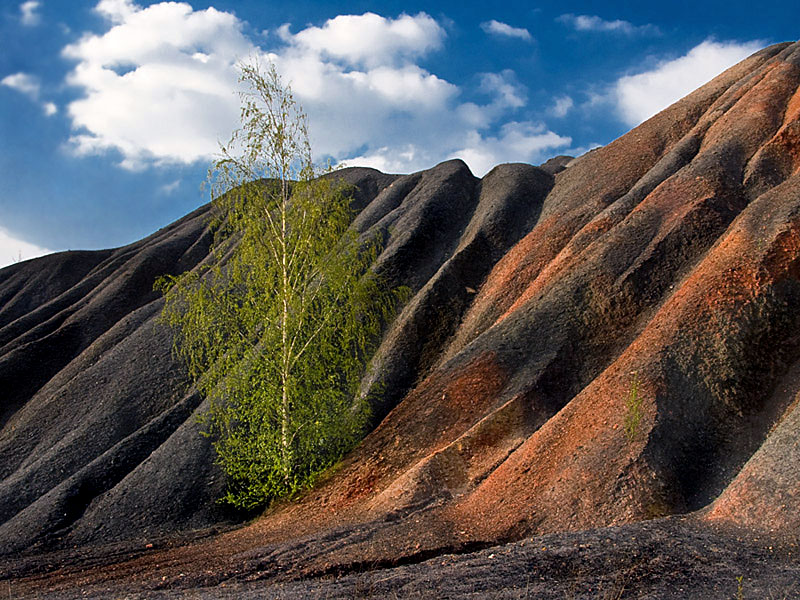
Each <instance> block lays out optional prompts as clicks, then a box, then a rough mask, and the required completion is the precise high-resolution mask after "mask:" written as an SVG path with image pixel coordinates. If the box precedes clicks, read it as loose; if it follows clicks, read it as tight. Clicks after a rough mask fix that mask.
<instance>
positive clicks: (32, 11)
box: [19, 0, 42, 27]
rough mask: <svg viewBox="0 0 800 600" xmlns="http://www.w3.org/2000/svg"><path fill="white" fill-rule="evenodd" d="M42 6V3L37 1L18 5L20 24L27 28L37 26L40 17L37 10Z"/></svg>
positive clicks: (32, 0)
mask: <svg viewBox="0 0 800 600" xmlns="http://www.w3.org/2000/svg"><path fill="white" fill-rule="evenodd" d="M41 6H42V3H41V2H39V1H38V0H28V1H27V2H23V3H22V4H20V5H19V20H20V21H21V22H22V24H23V25H26V26H27V27H33V26H35V25H38V24H39V23H40V22H41V20H42V17H41V15H40V14H39V13H38V12H37V11H38V10H39V8H40V7H41Z"/></svg>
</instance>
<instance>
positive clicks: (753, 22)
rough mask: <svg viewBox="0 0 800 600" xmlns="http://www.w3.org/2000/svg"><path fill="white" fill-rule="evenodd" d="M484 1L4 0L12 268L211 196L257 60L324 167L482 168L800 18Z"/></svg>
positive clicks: (590, 132) (682, 87)
mask: <svg viewBox="0 0 800 600" xmlns="http://www.w3.org/2000/svg"><path fill="white" fill-rule="evenodd" d="M470 6H472V5H471V4H469V3H464V2H439V3H431V2H402V3H400V2H380V3H378V2H367V1H359V2H346V3H345V2H337V1H333V2H330V1H329V2H320V1H318V0H295V1H293V2H271V1H255V0H244V1H237V2H234V1H229V0H225V1H223V0H220V1H216V2H208V1H199V0H193V1H192V2H189V3H177V2H174V3H166V2H148V1H145V0H139V1H138V2H134V1H132V0H91V1H83V0H69V1H68V0H25V1H18V0H0V39H2V40H3V52H2V54H0V141H1V142H2V148H0V177H2V181H3V185H2V186H1V187H0V266H3V265H7V264H10V263H12V262H14V261H16V260H19V259H20V258H22V259H25V258H30V257H33V256H36V255H38V254H41V253H43V252H47V251H57V250H64V249H78V248H81V249H95V248H105V247H113V246H119V245H123V244H126V243H128V242H131V241H134V240H136V239H139V238H141V237H143V236H145V235H147V234H149V233H152V232H153V231H155V230H156V229H158V228H159V227H161V226H164V225H166V224H168V223H169V222H171V221H173V220H175V219H176V218H179V217H180V216H182V215H184V214H186V213H187V212H189V211H190V210H192V209H193V208H195V207H197V206H199V205H200V204H202V203H204V202H206V201H208V197H207V196H206V195H204V193H203V192H202V191H201V189H200V186H201V183H202V181H203V179H204V177H205V172H206V169H207V166H208V164H209V163H210V161H211V159H212V158H213V153H214V152H215V150H216V148H217V142H218V141H219V140H225V139H227V138H228V136H229V134H230V132H231V131H232V129H233V128H234V127H235V126H236V124H237V117H238V98H237V96H236V94H235V92H236V69H235V65H236V63H237V61H239V60H242V59H248V58H249V57H253V56H259V57H261V58H262V59H269V60H272V61H273V62H274V63H275V64H276V66H277V67H278V70H279V72H281V74H282V75H283V77H284V80H285V81H288V82H290V83H291V85H292V88H293V90H294V92H295V96H296V98H297V99H298V100H299V101H300V103H301V104H302V105H303V106H304V108H305V109H306V112H307V113H308V114H309V120H310V128H311V136H312V143H313V147H314V150H315V154H316V157H317V158H319V159H324V158H325V157H330V158H333V159H334V160H340V161H344V162H345V163H346V164H348V165H367V166H374V167H376V168H379V169H381V170H384V171H387V172H411V171H414V170H418V169H423V168H427V167H431V166H433V165H435V164H436V163H438V162H440V161H442V160H446V159H448V158H452V157H456V156H458V157H461V158H463V159H464V160H466V162H467V163H468V164H469V165H470V168H471V169H472V170H473V172H474V173H475V174H476V175H479V176H481V175H483V174H484V173H485V172H486V171H487V170H488V169H490V168H491V167H492V166H493V165H495V164H498V163H501V162H512V161H522V162H531V163H534V164H537V163H540V162H543V161H544V160H546V159H547V158H549V157H551V156H555V155H557V154H572V155H576V154H580V153H582V152H584V151H586V150H587V149H589V148H592V147H594V146H597V145H603V144H606V143H608V142H610V141H611V140H613V139H614V138H616V137H618V136H619V135H621V134H623V133H625V132H626V131H627V130H629V129H630V128H631V127H633V126H635V125H636V124H638V123H640V122H641V121H643V120H645V119H646V118H648V117H649V116H651V115H652V114H654V113H655V112H657V111H658V110H660V109H661V108H664V107H665V106H668V105H669V104H670V103H671V102H673V101H674V100H677V99H678V98H680V97H682V96H683V95H685V94H686V93H688V92H689V91H691V90H692V89H694V88H695V87H697V86H699V85H700V84H702V83H703V82H705V81H706V80H708V79H710V78H711V77H713V76H714V75H716V74H717V73H719V72H721V71H722V70H724V69H725V68H727V67H728V66H730V65H732V64H734V63H736V62H738V61H739V60H741V59H742V58H744V57H746V56H748V55H749V54H751V53H752V52H753V51H755V50H757V49H758V48H760V47H762V46H765V45H768V44H771V43H776V42H781V41H787V40H794V39H797V37H798V28H797V25H796V24H797V23H798V22H800V19H798V17H800V8H798V7H797V3H796V0H791V1H783V2H778V1H773V2H770V1H769V0H767V1H765V2H762V3H760V4H759V6H758V8H757V9H755V8H754V6H755V5H754V4H753V3H752V2H742V1H740V0H729V1H726V2H717V1H714V2H704V1H702V0H696V1H693V2H671V3H646V2H638V3H629V2H606V3H596V2H594V3H590V2H568V1H565V2H560V3H537V2H524V3H523V2H514V1H506V2H502V3H496V4H494V3H487V4H485V5H481V7H480V8H470Z"/></svg>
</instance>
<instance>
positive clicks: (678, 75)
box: [611, 40, 762, 125]
mask: <svg viewBox="0 0 800 600" xmlns="http://www.w3.org/2000/svg"><path fill="white" fill-rule="evenodd" d="M761 46H762V43H761V42H758V41H754V42H745V43H738V42H714V41H709V40H706V41H705V42H703V43H701V44H700V45H698V46H695V47H694V48H692V49H691V50H690V51H689V52H688V54H686V55H684V56H681V57H680V58H676V59H674V60H670V61H664V62H662V63H660V64H659V65H658V66H657V67H656V68H655V69H652V70H650V71H646V72H644V73H639V74H636V75H627V76H625V77H622V78H621V79H619V80H618V81H617V83H616V85H615V87H614V90H613V92H612V97H611V99H612V100H613V101H614V102H615V103H616V108H617V111H618V112H619V114H620V116H621V117H622V119H623V120H624V121H625V122H626V123H628V124H629V125H638V124H639V123H641V122H643V121H645V120H647V119H649V118H650V117H652V116H653V115H655V114H656V113H658V112H660V111H661V110H663V109H664V108H666V107H667V106H669V105H670V104H672V103H673V102H676V101H677V100H680V99H681V98H683V97H684V96H685V95H687V94H688V93H690V92H692V91H694V90H695V89H696V88H698V87H700V86H701V85H703V84H704V83H706V82H707V81H710V80H711V79H713V78H714V77H716V76H717V75H719V74H720V73H721V72H722V71H724V70H725V69H727V68H728V67H731V66H733V65H735V64H736V63H738V62H739V61H741V60H743V59H745V58H747V57H748V56H750V55H751V54H752V53H753V52H755V51H757V50H758V49H760V48H761Z"/></svg>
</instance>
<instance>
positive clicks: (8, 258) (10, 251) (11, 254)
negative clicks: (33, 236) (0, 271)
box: [0, 227, 52, 268]
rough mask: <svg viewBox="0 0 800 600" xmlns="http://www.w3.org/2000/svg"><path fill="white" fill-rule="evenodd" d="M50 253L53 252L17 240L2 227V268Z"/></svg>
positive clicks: (0, 246)
mask: <svg viewBox="0 0 800 600" xmlns="http://www.w3.org/2000/svg"><path fill="white" fill-rule="evenodd" d="M50 252H52V250H48V249H47V248H42V247H41V246H37V245H35V244H31V243H28V242H24V241H22V240H20V239H17V238H15V237H13V236H12V235H11V233H9V232H8V231H6V230H5V229H3V228H2V227H0V268H2V267H7V266H8V265H11V264H14V263H16V262H20V261H21V260H27V259H29V258H36V257H37V256H42V255H43V254H49V253H50Z"/></svg>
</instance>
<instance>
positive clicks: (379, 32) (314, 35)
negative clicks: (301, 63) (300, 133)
mask: <svg viewBox="0 0 800 600" xmlns="http://www.w3.org/2000/svg"><path fill="white" fill-rule="evenodd" d="M279 34H280V36H281V37H282V38H283V39H284V41H286V42H288V43H289V44H291V45H292V46H294V47H295V48H299V49H303V50H305V51H307V52H310V53H316V54H319V55H321V56H324V57H326V58H331V59H338V60H341V61H343V62H345V63H347V64H349V65H352V66H367V67H376V66H379V65H389V64H396V63H398V62H400V61H404V60H408V59H413V58H416V57H419V56H423V55H425V54H427V53H428V52H430V51H431V50H434V49H437V48H439V47H441V45H442V40H443V39H444V37H445V32H444V29H442V27H441V26H440V25H439V24H438V23H437V22H436V21H435V20H434V19H433V18H431V17H430V16H428V15H427V14H425V13H419V14H417V15H414V16H410V15H405V14H403V15H400V16H399V17H398V18H397V19H387V18H384V17H382V16H380V15H376V14H375V13H369V12H368V13H365V14H363V15H340V16H338V17H335V18H333V19H329V20H328V21H327V22H326V23H325V24H324V25H323V26H322V27H307V28H306V29H303V30H302V31H300V32H299V33H297V34H295V35H292V34H291V33H290V31H289V26H288V25H284V26H283V27H281V28H280V30H279Z"/></svg>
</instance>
